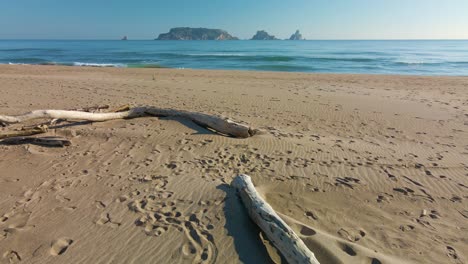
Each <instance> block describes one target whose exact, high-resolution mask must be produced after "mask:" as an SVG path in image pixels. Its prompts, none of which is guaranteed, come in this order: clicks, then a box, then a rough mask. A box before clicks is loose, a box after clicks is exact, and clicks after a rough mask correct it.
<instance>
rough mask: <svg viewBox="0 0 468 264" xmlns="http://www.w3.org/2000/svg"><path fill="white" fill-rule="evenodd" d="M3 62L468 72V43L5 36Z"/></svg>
mask: <svg viewBox="0 0 468 264" xmlns="http://www.w3.org/2000/svg"><path fill="white" fill-rule="evenodd" d="M0 63H2V64H59V65H70V66H96V67H98V66H100V67H167V68H193V69H228V70H230V69H235V70H261V71H291V72H327V73H370V74H415V75H461V76H468V41H466V40H458V41H457V40H453V41H449V40H433V41H396V40H392V41H245V40H244V41H137V40H135V41H100V40H87V41H75V40H64V41H61V40H0Z"/></svg>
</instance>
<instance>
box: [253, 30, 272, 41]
mask: <svg viewBox="0 0 468 264" xmlns="http://www.w3.org/2000/svg"><path fill="white" fill-rule="evenodd" d="M251 40H278V39H277V38H276V37H275V36H273V35H269V34H268V33H267V32H266V31H265V30H259V31H257V33H256V34H255V35H254V36H253V37H252V38H251Z"/></svg>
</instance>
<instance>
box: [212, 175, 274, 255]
mask: <svg viewBox="0 0 468 264" xmlns="http://www.w3.org/2000/svg"><path fill="white" fill-rule="evenodd" d="M217 189H219V190H222V191H224V192H225V193H226V201H225V203H224V209H223V210H224V216H225V217H226V225H225V226H224V228H226V230H227V231H228V235H229V236H231V237H232V238H233V239H234V246H235V247H236V251H237V253H238V254H239V259H240V261H241V262H242V263H247V264H250V263H252V264H254V263H255V264H256V263H273V261H272V260H271V258H270V256H269V255H268V252H267V250H266V248H265V246H264V245H263V243H262V242H261V240H260V237H259V234H260V232H261V230H260V228H258V227H257V225H255V223H254V222H252V220H250V218H249V215H248V214H247V210H246V209H245V207H244V205H243V204H242V202H241V200H240V198H239V197H238V196H237V195H236V191H235V189H234V188H231V187H230V186H229V185H227V184H222V185H219V186H218V187H217Z"/></svg>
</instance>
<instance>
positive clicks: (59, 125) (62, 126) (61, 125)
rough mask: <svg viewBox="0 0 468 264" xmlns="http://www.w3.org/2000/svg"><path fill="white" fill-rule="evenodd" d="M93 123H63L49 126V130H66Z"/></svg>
mask: <svg viewBox="0 0 468 264" xmlns="http://www.w3.org/2000/svg"><path fill="white" fill-rule="evenodd" d="M91 123H93V122H91V121H77V122H71V123H65V124H57V125H52V126H49V129H59V128H67V127H74V126H84V125H88V124H91Z"/></svg>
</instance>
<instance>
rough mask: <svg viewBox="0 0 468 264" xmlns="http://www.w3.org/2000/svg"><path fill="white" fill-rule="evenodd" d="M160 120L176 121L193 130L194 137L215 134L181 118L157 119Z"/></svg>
mask: <svg viewBox="0 0 468 264" xmlns="http://www.w3.org/2000/svg"><path fill="white" fill-rule="evenodd" d="M159 119H160V120H173V121H177V122H179V123H181V124H182V125H184V126H186V127H188V128H190V129H193V130H195V131H196V132H195V133H193V134H194V135H213V134H217V133H215V132H213V131H211V130H209V129H207V128H205V127H203V126H200V125H198V124H196V123H194V122H192V121H190V120H187V119H183V118H178V117H160V118H159Z"/></svg>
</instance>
